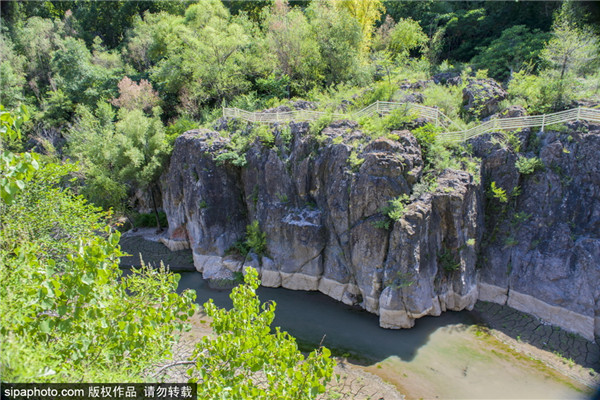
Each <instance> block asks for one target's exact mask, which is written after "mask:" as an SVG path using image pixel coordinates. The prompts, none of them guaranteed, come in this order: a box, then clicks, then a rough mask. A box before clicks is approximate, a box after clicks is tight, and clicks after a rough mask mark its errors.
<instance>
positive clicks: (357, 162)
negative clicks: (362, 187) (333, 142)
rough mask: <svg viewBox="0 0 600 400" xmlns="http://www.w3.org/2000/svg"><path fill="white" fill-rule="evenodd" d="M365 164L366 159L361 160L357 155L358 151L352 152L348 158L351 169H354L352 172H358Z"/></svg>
mask: <svg viewBox="0 0 600 400" xmlns="http://www.w3.org/2000/svg"><path fill="white" fill-rule="evenodd" d="M364 162H365V159H364V158H360V157H359V156H358V155H356V151H354V150H352V151H351V152H350V156H349V157H348V164H350V168H351V169H352V171H354V172H356V171H358V169H359V168H360V166H361V165H362V163H364Z"/></svg>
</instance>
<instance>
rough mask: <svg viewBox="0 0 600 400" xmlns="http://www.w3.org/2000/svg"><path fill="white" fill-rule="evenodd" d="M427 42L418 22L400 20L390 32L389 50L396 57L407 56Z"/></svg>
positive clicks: (406, 19)
mask: <svg viewBox="0 0 600 400" xmlns="http://www.w3.org/2000/svg"><path fill="white" fill-rule="evenodd" d="M428 41H429V38H428V37H427V35H426V34H425V33H424V32H423V29H421V26H420V25H419V23H418V22H416V21H414V20H412V19H410V18H401V19H400V20H399V21H398V23H397V24H396V25H395V26H394V28H393V29H392V31H391V32H390V42H389V45H388V48H389V50H390V51H391V52H392V54H394V55H396V56H401V57H402V56H404V57H406V56H408V54H409V52H410V51H411V50H413V49H417V48H419V47H420V48H423V47H425V45H426V44H427V42H428Z"/></svg>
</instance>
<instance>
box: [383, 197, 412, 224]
mask: <svg viewBox="0 0 600 400" xmlns="http://www.w3.org/2000/svg"><path fill="white" fill-rule="evenodd" d="M409 199H410V197H409V196H408V195H407V194H403V195H401V196H399V197H397V198H395V199H392V200H390V201H389V205H388V206H387V207H384V208H383V209H382V210H381V212H382V213H383V214H385V215H387V216H388V218H389V219H390V220H392V221H399V220H400V219H402V217H403V216H404V212H405V211H406V205H407V204H408V201H409Z"/></svg>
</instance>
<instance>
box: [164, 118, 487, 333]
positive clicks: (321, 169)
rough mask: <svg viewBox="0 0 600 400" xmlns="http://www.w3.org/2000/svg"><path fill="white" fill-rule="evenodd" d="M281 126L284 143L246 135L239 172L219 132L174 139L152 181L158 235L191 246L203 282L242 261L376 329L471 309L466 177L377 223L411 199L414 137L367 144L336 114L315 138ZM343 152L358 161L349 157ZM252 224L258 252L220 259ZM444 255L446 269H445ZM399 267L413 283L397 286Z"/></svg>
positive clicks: (475, 220) (471, 221)
mask: <svg viewBox="0 0 600 400" xmlns="http://www.w3.org/2000/svg"><path fill="white" fill-rule="evenodd" d="M290 127H291V131H292V134H293V138H292V140H291V143H289V144H284V143H278V144H276V146H274V147H273V148H269V147H266V146H264V145H262V144H261V143H259V142H256V143H254V144H253V145H251V147H250V149H249V150H248V151H247V153H246V161H247V163H246V165H245V166H244V167H243V168H237V167H233V166H229V165H217V164H216V162H215V161H214V155H215V154H218V153H219V152H220V151H222V149H223V147H224V146H225V145H226V143H227V142H226V139H223V138H222V137H220V136H219V134H218V133H217V132H210V131H205V130H201V131H191V132H188V133H186V134H184V135H183V136H181V137H179V138H178V139H177V141H176V142H175V150H174V153H173V156H172V158H171V163H170V165H169V168H168V170H167V171H166V172H165V174H164V175H163V178H162V183H163V186H162V187H163V191H164V194H163V197H164V208H165V210H166V211H167V217H168V219H169V234H168V235H169V237H168V238H167V239H165V240H163V242H164V243H166V244H171V245H174V244H177V243H180V242H183V241H187V242H189V245H190V247H191V249H192V250H193V255H194V263H195V266H196V268H197V269H198V270H199V271H201V272H203V274H204V275H205V277H206V278H208V279H230V278H231V277H232V274H233V273H234V272H237V271H239V270H240V269H241V265H242V264H245V265H252V266H255V267H258V268H257V269H259V270H260V272H261V278H262V282H263V285H265V286H273V287H276V286H283V287H286V288H290V289H297V290H320V291H322V292H324V293H326V294H328V295H329V296H331V297H334V298H336V299H337V300H340V301H343V302H345V303H347V304H356V305H360V306H362V307H363V308H365V309H366V310H368V311H370V312H373V313H376V314H380V316H381V324H382V326H386V327H393V328H400V327H407V326H410V325H412V323H413V322H412V321H413V320H414V319H415V318H419V317H422V316H424V315H428V314H432V315H439V314H440V312H442V311H445V310H447V309H451V310H459V309H463V308H471V307H473V305H474V303H475V301H476V299H477V284H476V280H477V278H476V277H477V274H476V272H475V257H474V254H475V247H469V246H467V245H466V244H465V243H466V242H467V240H469V239H470V238H472V237H473V238H478V237H480V236H481V234H482V231H481V229H482V223H481V221H480V220H481V219H482V216H481V212H480V210H479V209H478V206H479V205H480V204H481V201H478V199H479V197H480V195H479V192H478V186H477V185H476V184H474V183H473V178H472V177H471V176H470V175H469V174H468V173H465V172H458V171H450V170H448V171H445V172H444V174H443V175H442V177H441V178H440V180H439V182H440V185H439V187H438V189H437V191H435V192H433V193H426V194H425V195H423V196H421V197H419V198H415V199H411V201H410V204H409V205H408V206H407V210H408V211H407V213H406V216H405V217H404V218H402V219H400V220H399V221H396V222H394V221H388V226H389V229H385V228H384V227H383V226H382V225H381V223H384V222H385V221H386V220H387V218H388V217H387V216H386V215H385V214H384V213H383V212H382V210H383V209H384V208H385V207H387V206H388V205H389V202H390V200H392V199H394V198H397V197H398V196H401V195H405V194H406V195H410V194H411V193H412V188H413V186H414V185H415V184H416V183H417V182H418V181H419V179H420V178H421V175H422V172H423V160H422V158H421V149H420V147H419V144H418V143H417V141H416V139H415V138H414V136H412V134H411V133H410V132H409V131H396V132H393V133H394V134H395V135H397V136H398V137H399V139H398V140H389V139H385V138H381V139H376V140H368V139H367V138H365V137H364V135H363V134H362V132H360V131H359V130H358V125H357V124H356V123H355V122H352V121H346V120H342V121H334V122H332V123H331V124H330V125H329V126H328V127H326V128H325V129H324V130H323V131H322V133H321V134H320V135H319V137H318V138H317V137H314V136H311V135H310V134H309V133H308V131H309V126H308V124H306V123H300V124H293V123H292V124H290ZM352 152H354V153H355V154H356V155H357V156H358V157H359V158H361V159H362V160H363V161H362V162H361V163H360V164H359V165H350V162H349V156H350V154H351V153H352ZM254 220H257V221H258V222H259V225H260V228H261V230H262V231H264V232H265V233H266V238H267V239H266V248H267V249H266V256H263V257H262V258H258V257H256V255H253V256H252V257H250V258H249V259H247V260H246V261H245V262H244V261H243V260H242V261H237V260H233V261H232V260H228V259H227V258H223V257H224V255H225V254H226V251H227V249H228V248H229V247H231V246H232V245H233V244H234V242H235V241H236V240H238V239H240V238H242V237H243V235H244V231H245V227H246V225H247V224H249V223H250V222H251V221H254ZM180 247H181V246H180ZM443 251H446V252H449V254H451V257H454V258H455V259H456V262H457V263H458V264H459V266H458V267H457V269H456V270H454V271H447V270H445V269H444V267H443V262H442V261H441V258H440V257H439V256H438V254H441V252H443ZM405 275H406V276H408V275H410V276H411V278H410V279H411V281H414V285H413V284H411V285H403V284H402V283H398V282H399V279H400V280H402V277H404V276H405Z"/></svg>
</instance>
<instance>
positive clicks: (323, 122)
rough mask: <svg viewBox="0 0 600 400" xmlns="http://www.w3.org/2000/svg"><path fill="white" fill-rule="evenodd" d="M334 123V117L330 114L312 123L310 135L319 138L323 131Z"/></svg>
mask: <svg viewBox="0 0 600 400" xmlns="http://www.w3.org/2000/svg"><path fill="white" fill-rule="evenodd" d="M332 121H333V116H331V115H329V114H325V115H323V116H321V117H319V119H316V120H314V121H311V122H310V134H311V135H312V136H317V135H319V134H320V133H321V131H322V130H323V129H325V128H326V127H327V126H328V125H329V124H330V123H331V122H332Z"/></svg>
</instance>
